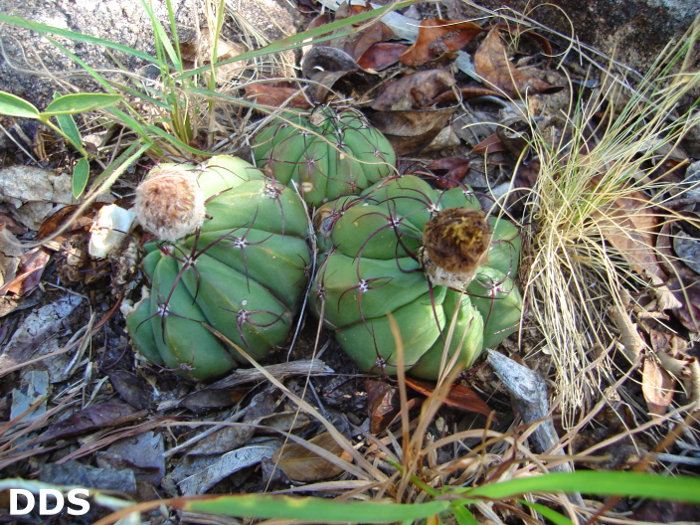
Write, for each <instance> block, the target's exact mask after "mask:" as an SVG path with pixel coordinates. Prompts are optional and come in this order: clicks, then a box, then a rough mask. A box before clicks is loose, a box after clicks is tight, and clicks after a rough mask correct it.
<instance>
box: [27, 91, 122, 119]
mask: <svg viewBox="0 0 700 525" xmlns="http://www.w3.org/2000/svg"><path fill="white" fill-rule="evenodd" d="M121 99H122V96H121V95H112V94H109V93H73V94H70V95H64V96H62V97H59V98H57V99H56V100H54V101H53V102H51V104H49V105H48V107H47V108H46V111H44V112H43V113H42V114H41V115H42V116H44V117H55V116H57V115H75V114H76V113H84V112H86V111H93V110H96V109H105V108H109V107H112V106H114V105H115V104H116V103H117V102H119V101H120V100H121Z"/></svg>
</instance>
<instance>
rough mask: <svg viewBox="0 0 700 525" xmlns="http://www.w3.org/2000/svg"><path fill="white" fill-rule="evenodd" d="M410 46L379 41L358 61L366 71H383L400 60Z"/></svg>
mask: <svg viewBox="0 0 700 525" xmlns="http://www.w3.org/2000/svg"><path fill="white" fill-rule="evenodd" d="M407 47H408V46H406V45H405V44H397V43H396V42H379V43H377V44H374V45H373V46H371V47H370V48H369V49H367V51H365V52H364V53H363V54H362V56H361V57H359V58H358V59H357V63H358V64H359V65H360V67H361V68H362V69H364V70H365V71H382V70H384V69H386V68H388V67H389V66H391V65H393V64H396V62H398V61H399V56H401V54H402V53H403V52H404V51H406V49H407Z"/></svg>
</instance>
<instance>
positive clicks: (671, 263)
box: [656, 222, 700, 332]
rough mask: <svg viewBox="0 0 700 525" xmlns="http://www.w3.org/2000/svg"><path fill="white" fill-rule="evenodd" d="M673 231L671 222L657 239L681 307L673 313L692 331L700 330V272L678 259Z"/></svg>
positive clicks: (670, 285) (664, 226)
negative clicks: (673, 244)
mask: <svg viewBox="0 0 700 525" xmlns="http://www.w3.org/2000/svg"><path fill="white" fill-rule="evenodd" d="M672 237H673V235H672V232H671V225H670V224H669V222H665V223H664V225H663V226H662V227H661V231H660V232H659V236H658V238H657V241H656V249H657V250H658V251H659V255H660V261H661V265H662V266H663V268H664V269H665V270H666V271H667V272H668V273H669V275H670V278H669V279H668V288H669V289H670V290H671V292H672V293H673V295H674V296H675V298H676V300H677V301H678V302H679V303H680V304H681V307H680V308H677V309H674V310H672V312H673V315H675V316H676V318H677V319H678V320H679V321H680V322H681V323H682V324H683V326H685V327H686V328H687V329H688V330H690V331H691V332H700V274H698V273H697V272H695V271H693V270H692V269H691V268H690V267H688V266H687V265H685V264H683V263H682V262H681V261H679V260H678V257H677V256H676V254H675V253H674V252H673V249H672Z"/></svg>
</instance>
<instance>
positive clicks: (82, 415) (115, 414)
mask: <svg viewBox="0 0 700 525" xmlns="http://www.w3.org/2000/svg"><path fill="white" fill-rule="evenodd" d="M143 415H144V412H134V411H133V409H132V408H131V407H130V406H128V405H122V404H117V403H103V404H101V405H94V406H91V407H89V408H86V409H84V410H79V411H78V412H76V413H75V414H73V415H72V416H70V417H68V418H67V419H64V420H63V421H59V422H58V423H56V424H54V425H51V426H50V427H49V428H48V430H46V432H44V433H43V434H42V435H41V436H39V439H38V442H39V443H43V442H45V441H49V440H57V439H63V438H66V437H69V436H75V435H76V434H83V433H85V432H90V431H93V430H100V429H103V428H108V427H116V426H118V425H122V424H124V423H126V422H128V421H134V420H136V419H139V418H141V417H143Z"/></svg>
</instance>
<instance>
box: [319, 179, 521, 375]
mask: <svg viewBox="0 0 700 525" xmlns="http://www.w3.org/2000/svg"><path fill="white" fill-rule="evenodd" d="M316 224H317V232H318V233H317V237H318V245H319V246H320V247H321V249H322V250H323V251H324V254H323V255H322V256H321V257H320V258H319V267H318V270H317V272H316V276H315V278H314V281H313V283H312V287H311V290H310V299H311V300H310V303H311V305H312V307H313V309H314V311H315V312H316V315H317V316H318V317H319V318H321V319H322V320H323V322H324V323H325V325H326V326H327V327H328V328H331V329H333V330H335V335H336V339H337V341H338V342H339V344H340V346H341V347H342V348H343V349H344V350H345V351H346V352H347V353H348V354H349V355H350V356H351V357H352V358H353V359H354V360H355V362H356V363H357V364H358V366H359V367H360V368H361V369H362V370H364V371H366V372H374V373H384V374H387V375H395V374H396V366H397V350H396V349H397V342H396V339H395V334H394V333H393V332H392V330H391V326H390V319H389V316H392V317H393V318H394V320H395V322H396V325H397V326H398V333H399V334H400V338H401V345H402V346H403V351H404V356H403V362H404V366H405V367H406V373H408V374H410V375H413V376H415V377H421V378H426V379H436V378H437V377H438V376H439V374H440V372H441V370H444V369H446V367H447V365H448V364H449V363H452V364H454V365H456V364H459V365H460V366H463V367H468V366H470V365H471V364H472V363H473V362H474V360H475V359H476V357H478V355H479V354H480V353H481V351H482V350H483V348H485V347H487V346H494V345H496V344H498V343H499V342H501V341H502V340H503V339H504V338H505V337H507V336H508V335H510V334H511V333H513V331H514V330H515V329H516V327H517V323H518V320H519V318H520V313H521V309H522V300H521V298H520V294H519V292H518V289H517V288H516V286H515V284H514V282H513V279H512V275H513V273H514V271H515V269H516V268H517V264H518V255H519V252H520V238H519V234H518V231H517V229H516V228H515V227H514V226H513V225H512V224H511V223H510V222H508V221H506V220H499V219H495V218H490V219H487V218H486V217H485V215H484V213H483V212H482V211H481V210H480V206H479V203H478V201H477V200H476V199H475V198H474V197H473V196H470V195H469V193H468V192H466V191H464V190H462V189H459V188H457V189H453V190H449V191H447V192H438V191H435V190H433V189H432V188H431V187H430V186H429V185H428V183H427V182H425V181H424V180H422V179H419V178H417V177H414V176H410V175H408V176H404V177H400V178H391V179H388V180H385V181H382V182H379V183H378V184H376V185H375V186H373V187H371V188H369V189H367V190H365V192H363V193H362V194H361V195H360V196H358V197H345V198H341V199H338V200H336V201H334V202H331V203H328V204H327V205H325V206H323V207H322V208H321V209H320V210H319V214H318V216H317V221H316ZM445 350H447V351H445ZM457 352H458V354H457V355H456V356H455V355H454V354H455V353H457ZM453 357H454V359H453Z"/></svg>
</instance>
